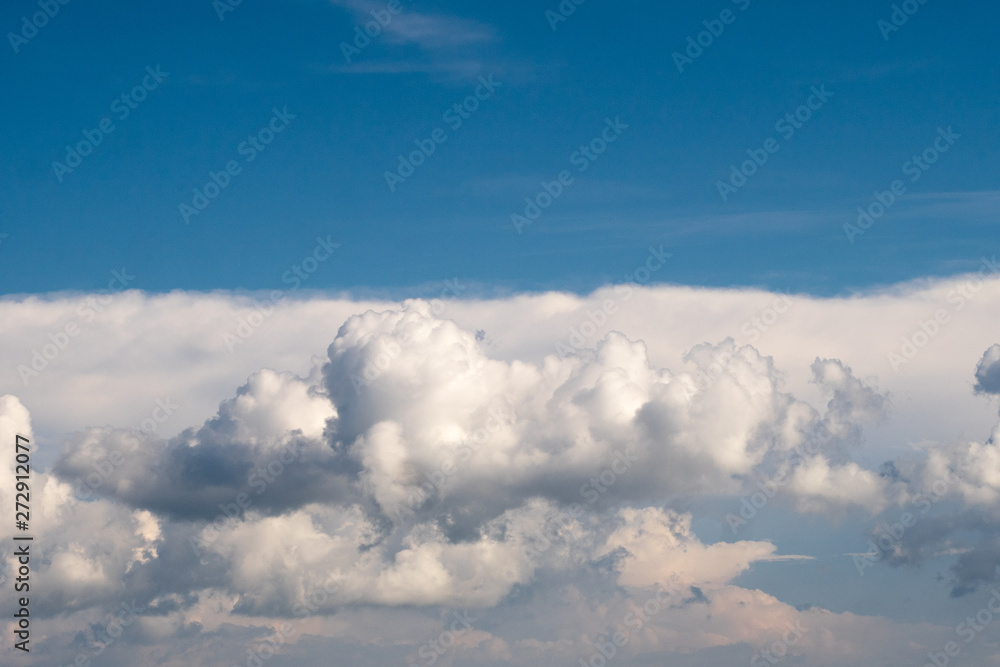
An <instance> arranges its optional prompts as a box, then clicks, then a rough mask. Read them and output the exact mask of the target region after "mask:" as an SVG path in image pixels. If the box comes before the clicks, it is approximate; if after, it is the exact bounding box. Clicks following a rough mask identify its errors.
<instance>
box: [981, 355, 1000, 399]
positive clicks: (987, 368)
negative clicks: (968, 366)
mask: <svg viewBox="0 0 1000 667" xmlns="http://www.w3.org/2000/svg"><path fill="white" fill-rule="evenodd" d="M976 391H977V392H979V393H982V394H1000V344H997V345H993V346H992V347H990V349H988V350H986V352H984V353H983V358H982V359H980V360H979V364H978V365H977V366H976Z"/></svg>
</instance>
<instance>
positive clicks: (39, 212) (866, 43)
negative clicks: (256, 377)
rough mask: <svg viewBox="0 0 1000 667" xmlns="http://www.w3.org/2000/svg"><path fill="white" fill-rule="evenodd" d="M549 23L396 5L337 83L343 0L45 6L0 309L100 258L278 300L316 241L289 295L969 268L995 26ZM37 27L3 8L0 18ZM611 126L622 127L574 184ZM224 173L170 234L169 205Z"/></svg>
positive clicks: (84, 282) (484, 9)
mask: <svg viewBox="0 0 1000 667" xmlns="http://www.w3.org/2000/svg"><path fill="white" fill-rule="evenodd" d="M550 4H551V5H552V7H548V5H546V4H545V3H528V2H517V1H515V2H509V3H457V2H455V3H448V2H423V1H422V2H420V3H416V2H414V3H409V2H401V3H400V6H401V7H402V11H401V13H400V14H399V15H398V16H397V17H396V18H395V26H394V24H393V23H391V22H390V24H389V26H387V29H386V31H385V32H383V33H382V34H381V35H378V36H377V37H375V38H374V39H373V40H372V43H371V44H370V45H369V46H367V47H366V48H365V49H364V50H362V51H361V52H360V53H358V54H354V55H353V57H352V62H351V63H350V64H348V63H346V62H345V57H344V55H343V53H342V51H341V47H340V44H341V42H348V41H350V40H351V39H352V37H353V36H354V32H353V31H354V28H355V26H357V25H360V24H362V23H363V22H364V21H363V16H364V13H365V12H364V9H361V7H364V6H365V3H361V2H358V3H353V4H352V3H350V2H343V3H331V2H324V1H320V0H296V1H294V2H286V3H277V2H265V1H263V0H256V1H255V0H246V1H244V2H243V3H242V4H240V5H238V6H236V7H234V8H233V10H232V11H229V12H225V13H224V14H223V17H224V20H220V18H219V15H218V11H217V9H215V8H213V5H212V3H211V2H208V1H201V2H177V3H172V4H171V5H170V6H169V7H166V6H159V5H147V4H140V5H134V6H123V5H121V4H120V3H113V2H102V1H96V0H95V1H94V2H88V3H80V2H71V3H69V4H67V5H63V6H60V9H59V12H58V14H57V15H56V16H54V17H53V18H52V19H51V20H50V22H49V23H48V25H45V26H44V27H43V28H41V29H40V30H39V31H38V34H37V35H35V36H34V37H32V38H31V39H30V40H28V41H27V42H26V43H19V44H17V47H18V50H17V52H16V53H15V52H14V48H13V47H12V46H11V45H10V43H9V42H10V37H8V39H7V40H6V41H7V42H8V44H7V45H6V46H5V51H4V54H3V56H2V57H0V68H2V76H3V78H4V81H5V82H6V83H7V88H8V90H9V91H11V92H10V96H9V97H8V99H9V102H8V104H5V105H4V106H3V109H2V111H0V114H2V115H0V120H2V122H3V126H4V127H6V128H8V132H7V133H6V136H5V138H4V150H3V152H2V154H0V166H2V168H0V182H2V188H3V192H4V193H5V196H4V197H3V199H2V201H0V233H6V234H8V235H9V236H8V238H6V239H4V241H3V245H2V246H0V253H2V260H3V261H2V262H0V272H2V273H0V281H2V285H3V292H5V293H25V292H28V293H34V292H47V291H52V290H60V289H96V288H100V287H103V286H104V284H105V283H106V282H107V278H106V274H107V272H108V271H109V270H110V269H111V268H112V267H121V266H125V267H128V269H129V270H130V271H132V272H133V273H134V274H135V275H136V281H135V284H134V286H136V287H140V288H142V289H145V290H150V291H167V290H170V289H174V288H185V289H195V290H209V289H215V288H224V289H267V288H272V287H281V276H282V274H283V273H284V271H285V270H286V269H287V268H288V266H290V265H291V264H292V263H293V262H295V261H296V260H298V259H300V258H301V257H302V256H303V255H304V254H305V253H306V252H308V251H309V250H310V249H311V248H312V246H313V245H314V244H315V238H316V237H317V236H318V235H322V236H323V237H326V236H327V235H330V236H332V238H333V240H334V241H335V242H338V243H340V244H341V246H342V247H341V254H340V255H339V257H338V260H337V262H335V263H331V264H328V265H326V266H324V267H323V268H322V269H321V270H320V271H318V272H317V273H316V274H315V275H313V276H311V277H310V281H309V284H308V287H311V288H321V289H332V290H347V289H349V290H354V291H365V290H383V289H388V290H390V291H391V292H392V293H404V292H406V291H407V290H410V291H413V290H414V289H417V288H419V286H421V285H424V284H427V283H432V282H435V281H440V280H442V279H444V278H448V277H459V278H461V279H464V280H466V281H470V282H472V283H474V284H478V285H481V286H483V288H484V289H487V290H499V291H503V290H507V289H512V290H543V289H563V290H570V291H576V292H586V291H589V290H591V289H593V288H595V287H597V286H599V285H601V284H604V283H608V282H620V281H622V280H623V276H624V274H625V273H626V272H627V271H628V269H629V268H630V267H633V266H635V264H636V263H637V262H638V261H641V260H642V259H643V257H644V256H645V251H646V248H647V247H648V246H650V245H657V246H658V245H659V244H665V245H666V247H668V248H669V249H671V250H672V251H673V252H674V261H673V264H672V266H671V267H670V271H669V274H661V275H658V276H657V277H656V280H662V281H668V282H673V283H682V284H693V285H709V286H729V285H753V286H762V287H767V288H770V289H776V290H783V291H808V292H811V293H815V294H835V293H842V292H845V291H850V290H853V289H857V288H863V287H866V286H871V285H881V284H887V283H892V282H897V281H901V280H907V279H911V278H914V277H917V276H929V275H951V274H955V273H959V272H962V271H966V270H970V269H974V268H975V265H976V264H977V262H978V257H979V255H980V254H982V252H984V251H985V250H988V249H989V248H990V246H991V243H992V242H993V238H995V235H994V234H992V233H991V232H992V223H993V222H994V220H993V219H992V217H991V216H992V212H993V211H994V210H995V208H996V206H995V204H996V201H997V198H996V196H995V195H994V194H992V191H995V190H996V181H997V176H998V164H997V159H996V157H997V147H998V141H1000V135H998V132H1000V129H998V128H1000V124H998V123H997V112H998V107H997V104H996V95H995V92H996V90H997V83H998V80H997V74H998V68H1000V65H998V64H997V60H996V58H995V49H994V46H993V37H994V35H993V32H992V26H993V25H995V23H996V19H997V12H998V10H997V9H996V8H994V7H992V6H984V5H982V4H976V3H970V2H959V3H951V4H947V5H946V4H945V3H940V2H934V1H933V0H932V1H930V2H928V3H927V4H925V5H921V6H919V10H918V11H917V12H916V13H915V14H914V15H913V16H912V17H910V18H909V20H908V21H907V22H906V23H905V25H903V26H901V28H900V29H899V30H898V31H895V32H893V33H891V34H890V35H889V38H888V39H884V38H883V34H882V32H881V31H880V28H879V27H878V25H877V22H878V21H879V20H888V19H890V16H891V14H892V8H891V3H886V4H883V3H864V2H844V3H837V4H818V5H817V4H812V3H810V4H803V5H788V4H784V5H780V6H779V5H773V4H770V3H763V2H757V1H756V0H754V1H752V2H750V3H749V4H748V3H745V2H744V1H743V0H740V2H738V3H737V2H723V1H721V0H720V1H717V2H698V3H684V4H683V6H674V5H668V4H665V5H659V4H653V5H650V4H647V3H643V4H633V3H626V4H624V5H619V4H609V3H601V2H596V1H593V0H591V1H590V2H586V3H584V4H583V5H581V6H579V7H577V9H576V11H575V12H574V13H573V14H572V15H571V16H570V17H569V18H568V20H566V21H564V22H559V23H558V24H557V28H556V29H555V30H553V29H552V27H551V26H550V22H549V20H548V19H547V18H546V16H545V14H544V11H545V10H546V9H556V8H557V3H555V2H553V3H550ZM373 6H375V5H373ZM379 6H381V5H379ZM743 7H745V9H742V8H743ZM37 9H38V8H37V7H36V6H35V5H34V4H33V3H27V2H18V3H9V4H8V5H6V6H5V7H4V9H3V10H2V15H0V25H2V26H3V27H4V31H5V32H7V31H16V30H18V29H19V28H20V25H21V18H22V17H23V16H25V15H27V14H29V13H31V12H32V11H37ZM723 10H729V11H731V12H732V15H731V16H730V18H731V19H732V22H731V23H730V24H729V25H725V27H724V31H723V32H722V34H720V35H719V36H717V37H714V38H713V41H712V43H711V44H710V45H709V46H708V47H706V48H705V49H704V52H703V53H702V54H701V55H699V56H698V57H697V58H696V59H694V61H693V62H691V63H687V64H685V66H684V71H683V72H679V71H678V68H677V66H676V65H675V61H674V58H673V54H674V53H675V52H678V51H683V50H684V49H685V48H686V46H687V38H688V37H689V36H691V37H697V35H698V33H699V32H701V31H703V30H705V29H706V28H705V26H704V25H703V22H704V21H712V20H715V19H717V18H718V17H719V15H720V14H721V13H722V12H723ZM417 12H419V15H420V18H421V21H420V22H419V23H418V22H416V21H410V22H406V19H412V18H413V15H415V14H416V13H417ZM368 18H369V19H370V18H371V17H368ZM147 66H152V67H156V66H159V67H160V68H161V70H162V71H163V72H166V73H169V75H168V76H166V78H165V79H164V80H163V81H162V82H161V83H159V84H158V85H157V86H156V88H155V90H152V91H151V92H149V93H148V96H147V97H146V99H145V100H144V101H142V102H141V103H138V104H137V105H136V108H135V109H130V110H129V111H130V114H129V116H128V117H127V118H125V119H124V120H120V119H119V116H120V111H121V109H122V106H121V104H120V103H119V105H118V106H117V107H112V101H113V100H115V99H116V98H118V97H120V96H121V95H122V94H126V93H128V91H130V90H131V89H132V88H133V87H134V86H136V85H139V84H141V82H142V80H143V77H144V76H146V67H147ZM480 76H484V77H489V76H493V77H494V80H495V81H498V82H500V84H501V85H500V86H499V87H498V88H497V89H496V90H495V91H494V92H493V93H492V94H491V95H490V96H489V97H488V99H485V100H482V101H481V102H480V104H479V108H478V109H476V110H475V111H474V112H472V113H470V114H468V115H469V117H468V118H467V119H464V120H463V122H462V125H461V127H458V128H457V129H452V128H451V127H450V126H449V125H448V124H447V123H445V122H444V120H443V118H442V114H443V113H444V112H445V110H447V109H449V108H450V107H451V106H452V105H454V104H456V103H461V102H462V101H463V100H465V98H466V97H467V96H468V95H470V94H472V93H474V91H475V89H476V87H477V85H478V83H477V80H478V78H479V77H480ZM813 86H825V87H826V89H827V90H829V91H830V92H831V93H832V96H831V97H830V99H829V100H828V101H827V102H825V104H823V105H822V107H821V108H819V109H818V110H817V111H815V113H814V114H813V115H812V117H811V118H810V119H809V120H808V121H807V122H805V123H804V124H803V125H802V127H801V129H797V130H796V131H795V134H794V136H791V137H790V138H788V139H785V138H784V137H782V135H781V133H779V132H776V130H775V123H776V122H777V121H778V120H780V119H781V118H782V117H784V115H785V114H786V113H789V112H794V111H795V110H796V108H798V107H799V106H800V105H802V104H804V103H806V101H807V100H808V98H809V96H810V94H811V93H810V89H811V87H813ZM286 107H287V109H288V111H289V112H290V113H292V114H294V115H295V116H296V118H295V119H294V120H291V121H290V122H289V124H288V127H287V129H285V130H284V131H282V132H281V133H279V134H277V136H276V137H275V139H274V141H273V143H271V144H269V145H267V146H266V149H265V150H264V151H262V152H260V154H259V155H257V156H256V159H255V160H254V161H253V162H252V163H246V162H244V160H245V155H243V156H241V154H240V153H238V146H239V145H240V143H241V142H242V141H244V140H246V139H247V137H248V136H249V135H251V134H256V133H257V131H258V130H259V129H260V128H262V127H265V126H266V124H267V123H268V122H269V120H270V118H271V116H272V109H274V108H278V109H284V108H286ZM108 117H109V118H111V120H112V121H113V123H114V130H113V131H112V132H111V133H110V134H108V135H107V136H106V138H104V139H103V140H102V141H101V143H100V145H98V146H97V147H96V148H95V149H94V151H93V153H92V154H91V155H89V156H87V157H86V158H84V159H83V161H82V164H81V165H80V166H79V167H77V168H76V169H75V170H74V171H73V172H72V173H64V174H61V175H58V176H57V174H56V173H54V169H53V162H55V161H64V160H65V156H66V148H65V147H66V146H67V145H68V144H76V143H77V142H79V141H81V140H83V134H82V133H83V132H84V131H85V130H91V131H92V130H94V128H97V127H98V126H99V123H100V121H101V120H102V119H103V118H108ZM606 118H620V119H621V122H623V123H625V124H627V126H628V128H627V129H626V130H624V132H623V133H622V135H621V136H620V137H619V138H618V139H617V140H616V141H615V142H614V143H613V144H610V145H609V146H608V149H607V151H606V152H605V153H603V154H602V155H600V156H598V157H597V159H596V160H594V161H593V163H592V164H590V165H589V168H588V169H587V170H586V172H584V173H576V172H575V170H576V168H577V167H575V166H573V164H571V162H570V160H571V156H572V154H573V153H574V151H576V150H577V149H578V148H579V147H580V145H581V144H585V143H589V142H590V141H591V140H592V139H594V138H596V137H598V136H599V134H600V132H601V130H602V127H603V126H604V122H605V119H606ZM939 127H944V128H947V127H952V128H953V130H954V132H955V133H956V134H958V135H960V136H961V138H960V139H958V140H957V141H956V142H955V143H954V146H952V147H951V148H950V150H949V151H948V152H947V153H945V154H943V155H942V156H941V157H940V160H939V161H938V162H937V163H936V164H934V165H933V166H932V167H931V168H930V169H928V170H927V171H926V173H923V174H922V176H921V178H920V179H919V180H918V181H917V182H914V183H910V182H909V181H907V186H908V187H907V191H906V195H904V197H903V198H902V200H901V201H899V202H898V203H896V204H894V206H892V207H891V209H890V210H889V212H888V213H887V214H886V215H885V216H884V217H883V218H882V219H880V220H879V221H878V222H877V223H876V224H875V225H874V226H873V227H872V228H871V229H870V230H868V231H867V232H866V233H865V234H864V235H863V236H861V237H858V238H856V239H855V240H854V241H855V242H854V243H853V244H852V243H849V242H848V239H847V237H846V236H845V233H844V230H843V225H844V224H845V223H850V222H853V221H854V220H855V219H856V217H857V213H856V209H857V207H858V206H866V207H867V206H868V205H869V204H870V203H871V202H872V201H874V195H873V193H874V192H875V191H876V190H879V191H885V190H888V189H889V187H890V184H891V183H892V181H893V180H894V179H897V178H908V177H906V176H902V175H901V174H902V171H901V168H902V165H903V164H904V163H905V162H906V161H907V160H909V159H910V158H911V157H912V156H913V155H915V154H919V153H921V152H922V151H923V150H924V149H925V148H928V147H929V146H931V145H932V143H933V141H934V139H935V135H936V132H937V130H938V128H939ZM435 128H442V129H444V130H445V131H446V133H447V140H446V141H445V142H444V143H443V144H440V145H439V146H437V147H436V150H435V152H434V154H433V155H431V156H430V157H429V158H428V159H427V160H426V163H425V164H423V165H421V166H420V167H418V168H417V169H416V170H415V173H414V174H413V175H412V176H411V177H409V178H407V179H406V181H405V183H402V184H398V186H397V187H396V189H395V192H391V191H390V190H389V188H388V187H387V184H386V181H385V177H384V173H385V172H386V171H387V170H389V169H394V168H395V167H396V166H397V156H398V155H400V154H402V153H407V154H408V153H409V152H411V151H412V150H414V149H415V145H414V142H415V141H417V140H424V139H427V138H428V137H429V136H430V135H431V133H432V131H433V130H434V129H435ZM769 137H774V138H775V139H777V142H778V144H779V150H778V151H777V152H776V153H774V154H773V155H771V156H770V157H769V158H768V161H767V162H766V163H765V164H764V165H763V166H762V167H760V169H759V171H758V173H756V174H755V175H753V176H752V177H751V178H750V179H749V180H748V183H747V184H746V185H745V186H743V187H741V188H740V189H739V191H738V192H736V193H735V194H731V195H730V196H729V197H728V200H727V201H723V200H722V198H721V197H720V194H719V191H718V187H717V182H718V181H720V180H723V179H726V178H727V177H728V176H729V173H730V167H731V165H733V164H739V163H742V162H743V161H744V160H746V159H747V155H746V154H745V152H746V151H747V150H760V149H761V147H762V146H763V144H764V142H765V140H767V139H768V138H769ZM234 159H235V160H238V161H240V164H241V166H242V167H243V169H242V171H241V172H240V173H239V174H238V175H237V176H235V177H233V179H232V181H231V183H230V184H229V185H228V187H226V188H225V189H224V190H223V191H222V192H221V194H220V195H219V196H218V197H217V198H215V199H213V200H212V201H211V203H210V205H209V206H208V207H207V208H206V209H205V210H204V211H202V212H201V213H200V214H199V215H197V216H194V217H192V218H191V220H190V224H185V221H184V219H183V218H182V216H181V214H180V213H179V205H180V204H181V203H185V202H186V203H189V204H190V203H191V201H192V198H193V197H194V194H193V191H194V189H195V188H202V187H203V186H204V185H205V184H206V183H207V182H210V181H209V175H210V172H219V171H220V170H224V169H225V165H226V163H227V162H228V161H230V160H234ZM563 169H572V170H574V174H575V177H574V182H573V183H572V184H571V185H569V186H568V187H567V188H566V189H565V191H564V192H563V193H562V194H561V196H560V197H558V198H557V200H556V201H555V202H554V203H553V204H552V205H551V206H550V207H549V208H548V209H546V210H545V211H544V212H543V213H542V214H541V216H540V217H539V219H538V220H537V221H535V222H534V223H533V224H532V225H531V226H529V227H525V228H523V230H522V233H520V234H518V233H517V231H516V230H515V229H514V227H513V225H512V224H511V215H512V214H514V213H523V210H524V208H525V202H524V199H525V197H534V196H535V195H537V194H538V193H539V192H541V185H540V184H541V182H542V181H552V180H554V179H556V177H557V174H558V173H559V172H560V171H561V170H563ZM60 176H61V179H62V182H59V179H60Z"/></svg>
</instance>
